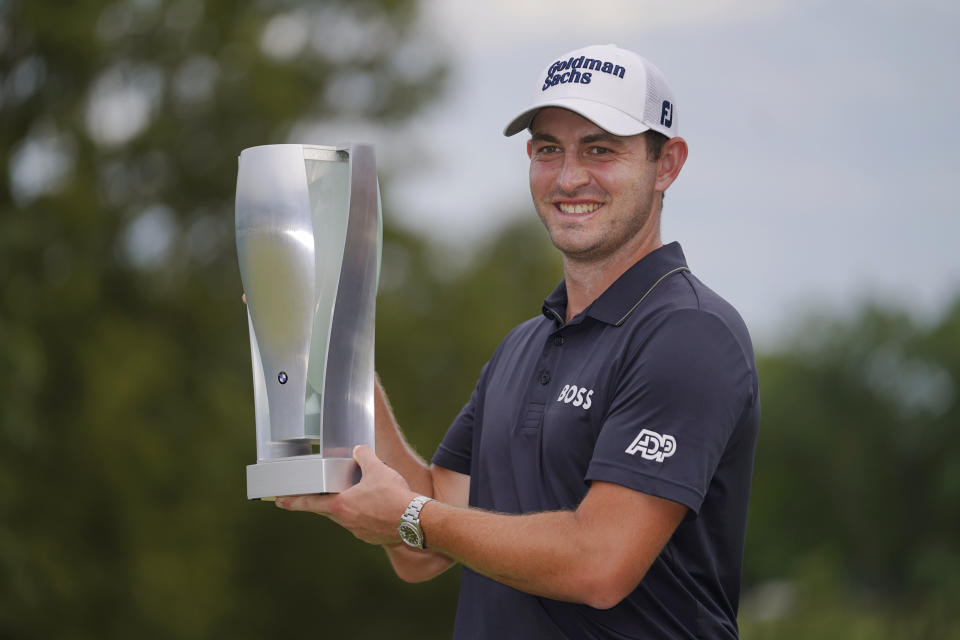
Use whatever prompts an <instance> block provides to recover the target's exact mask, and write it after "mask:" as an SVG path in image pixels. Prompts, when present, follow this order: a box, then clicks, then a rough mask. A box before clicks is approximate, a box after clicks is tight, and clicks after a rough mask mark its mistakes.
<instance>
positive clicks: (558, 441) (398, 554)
mask: <svg viewBox="0 0 960 640" xmlns="http://www.w3.org/2000/svg"><path fill="white" fill-rule="evenodd" d="M532 88H533V90H534V94H535V98H534V100H533V102H532V103H531V104H530V105H529V106H528V108H526V109H524V110H523V111H522V112H521V113H520V114H519V115H518V116H517V117H516V118H514V119H513V121H511V122H510V123H509V124H508V125H507V127H506V129H505V131H504V133H505V135H507V136H512V135H514V134H517V133H520V132H523V131H526V132H528V133H529V136H530V139H529V141H528V142H527V154H528V156H529V158H530V192H531V194H532V196H533V205H534V208H535V209H536V211H537V213H538V215H539V216H540V219H541V220H542V221H543V225H544V226H545V227H546V230H547V232H548V233H549V235H550V239H551V241H552V242H553V244H554V245H555V246H556V248H557V249H558V250H559V252H560V257H561V259H562V261H563V273H564V279H563V281H562V282H560V284H559V285H558V286H557V287H556V289H555V290H554V291H553V292H552V293H550V294H549V295H548V296H547V298H546V300H544V302H543V307H542V313H541V314H540V315H538V316H536V317H535V318H532V319H530V320H528V321H526V322H524V323H523V324H521V325H519V326H517V327H516V328H515V329H513V330H512V331H511V332H510V333H509V334H507V336H506V337H505V338H504V339H503V342H501V343H500V345H499V347H497V349H496V351H495V352H494V353H493V355H492V356H491V358H490V360H489V362H488V363H487V364H486V366H485V367H484V368H483V370H482V372H481V374H480V378H479V380H478V381H477V385H476V388H475V390H474V391H473V393H472V395H471V397H470V399H469V400H468V401H467V403H466V405H465V406H464V407H463V410H462V411H461V412H460V414H459V415H458V416H457V417H456V419H455V420H454V421H453V424H452V425H451V426H450V428H449V430H448V431H447V433H446V436H445V437H444V438H443V441H442V442H441V443H440V445H439V448H438V449H437V451H436V453H435V454H434V456H433V460H432V463H431V464H427V463H426V462H425V461H423V460H422V459H421V458H420V457H419V456H417V454H416V453H415V452H414V451H413V450H412V449H411V448H410V447H409V446H408V445H407V444H406V442H405V440H404V438H403V436H402V434H401V431H400V429H399V428H398V426H397V424H396V422H395V420H394V417H393V415H392V412H391V410H390V408H389V404H388V402H387V399H386V396H385V394H384V393H383V390H382V388H381V387H380V386H379V384H378V385H377V396H376V446H377V455H374V453H373V452H372V451H371V450H370V448H369V447H358V448H357V449H356V451H355V452H354V456H355V458H356V460H357V462H358V463H359V464H360V467H361V469H362V473H363V477H362V480H361V481H360V483H359V484H357V485H355V486H354V487H352V488H350V489H348V490H347V491H344V492H343V493H340V494H335V495H308V496H294V497H288V498H281V499H279V500H278V501H277V504H278V505H279V506H280V507H282V508H285V509H290V510H297V511H313V512H316V513H320V514H323V515H325V516H327V517H329V518H331V519H332V520H334V521H336V522H337V523H339V524H341V525H342V526H344V527H346V528H347V529H349V530H350V531H351V532H353V533H354V535H356V536H357V537H358V538H360V539H362V540H364V541H366V542H369V543H371V544H377V545H384V546H385V547H386V549H387V553H388V555H389V557H390V559H391V562H392V564H393V567H394V569H395V570H396V572H397V574H398V575H399V576H400V577H401V578H403V579H405V580H408V581H420V580H426V579H429V578H431V577H433V576H435V575H437V574H439V573H440V572H442V571H444V570H446V569H447V568H449V567H450V566H452V565H454V564H460V565H462V579H461V590H460V597H459V603H458V607H457V616H456V623H455V630H454V637H455V638H458V639H468V638H491V639H497V640H506V639H510V638H522V639H524V640H533V639H539V638H568V639H570V640H574V639H581V638H611V639H613V638H618V639H621V638H670V639H676V638H701V639H702V638H711V639H712V638H736V637H737V635H738V631H737V620H736V616H737V606H738V600H739V593H740V576H741V565H742V559H743V544H744V530H745V524H746V519H747V502H748V497H749V492H750V481H751V475H752V468H753V453H754V445H755V442H756V437H757V429H758V425H759V418H760V406H759V400H758V387H757V371H756V365H755V361H754V355H753V349H752V346H751V343H750V337H749V335H748V333H747V329H746V327H745V326H744V323H743V321H742V320H741V318H740V316H739V315H738V314H737V312H736V311H735V310H734V309H733V307H731V306H730V305H729V304H728V303H727V302H726V301H724V300H723V299H722V298H721V297H720V296H718V295H717V294H716V293H714V292H713V291H712V290H710V289H709V288H707V287H706V286H705V285H704V284H703V283H702V282H701V281H700V280H699V279H698V278H697V277H696V276H695V275H694V274H693V273H692V272H691V270H690V269H689V267H688V266H687V263H686V260H685V258H684V254H683V251H682V250H681V248H680V245H679V244H677V243H671V244H667V245H663V244H662V243H661V239H660V219H661V214H662V210H663V196H664V192H665V191H666V190H667V189H668V188H669V187H670V186H671V185H672V184H673V182H674V180H676V179H677V176H678V175H679V173H680V170H681V169H682V168H683V165H684V162H685V160H686V158H687V143H686V142H685V141H684V140H683V138H680V137H679V136H678V135H677V126H678V118H677V116H678V109H677V105H676V100H675V98H674V95H673V93H672V91H671V90H670V88H669V86H668V85H667V82H666V80H665V79H664V76H663V75H662V74H661V73H660V71H659V70H658V69H657V68H656V67H655V66H653V65H652V64H651V63H650V62H649V61H647V60H646V59H644V58H642V57H640V56H639V55H637V54H635V53H633V52H631V51H626V50H624V49H620V48H618V47H616V46H613V45H604V46H590V47H586V48H583V49H578V50H576V51H571V52H570V53H567V54H564V55H562V56H559V57H558V58H556V59H555V60H551V61H550V63H549V64H548V65H547V67H546V68H545V69H544V71H543V72H542V73H541V75H540V76H538V77H537V79H536V85H535V86H534V87H532ZM478 313H482V311H478ZM377 456H379V458H378V457H377ZM417 615H418V613H417V612H415V611H411V612H410V616H411V620H410V622H409V623H410V624H411V625H416V616H417Z"/></svg>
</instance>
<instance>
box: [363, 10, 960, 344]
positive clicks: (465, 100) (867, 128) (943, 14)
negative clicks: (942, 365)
mask: <svg viewBox="0 0 960 640" xmlns="http://www.w3.org/2000/svg"><path fill="white" fill-rule="evenodd" d="M424 13H425V17H424V24H423V31H424V34H426V36H428V37H432V38H436V41H435V42H436V44H437V45H438V46H440V47H441V48H443V47H445V48H446V49H447V50H448V51H449V52H450V56H451V57H450V58H449V60H448V62H449V63H450V65H451V67H452V72H451V82H450V86H449V90H448V91H447V94H446V96H445V98H444V99H443V100H442V101H441V102H440V103H438V104H436V105H435V106H433V107H432V108H430V109H429V110H428V111H426V112H425V113H424V114H423V115H421V116H420V117H418V119H417V120H416V121H415V123H414V125H413V126H412V127H409V128H408V129H407V130H406V131H405V132H404V136H405V137H406V138H407V139H408V140H409V139H416V140H417V144H418V145H420V147H421V148H420V149H418V150H417V152H416V155H415V157H413V158H408V159H407V161H406V162H404V166H405V167H406V170H405V171H404V172H403V173H402V174H401V176H400V178H399V179H397V180H395V181H394V182H393V185H392V187H391V188H390V189H389V191H388V192H386V193H385V194H384V198H385V201H389V202H390V204H391V205H392V206H391V207H390V209H391V210H392V211H396V212H397V215H400V216H402V218H403V221H404V222H405V223H407V224H408V225H410V226H412V227H413V228H414V229H416V230H418V231H420V232H422V233H425V234H428V235H430V236H432V237H434V238H437V239H440V240H444V241H453V242H466V243H471V242H475V240H476V238H478V237H481V236H482V235H483V234H486V233H490V232H491V231H492V230H494V229H496V228H497V226H498V225H502V224H503V223H504V222H505V221H507V220H509V219H511V218H512V217H514V216H520V215H527V216H533V215H534V213H533V209H532V205H531V204H530V200H529V191H528V187H527V178H526V171H527V163H526V156H525V153H524V147H525V142H526V137H525V136H524V135H517V136H515V137H513V138H504V137H503V136H502V135H501V130H502V128H503V126H504V125H505V124H506V122H507V121H508V120H510V119H511V118H512V117H513V116H514V115H516V113H518V112H519V111H520V110H522V109H523V107H524V106H525V103H526V102H527V101H529V100H530V99H531V98H532V96H533V90H534V84H535V79H536V77H537V76H538V74H539V73H540V71H541V69H542V68H543V67H545V66H546V64H547V62H549V61H551V60H553V59H554V58H556V57H557V56H559V55H560V54H562V53H564V52H566V51H569V50H571V49H574V48H577V47H580V46H583V45H586V44H594V43H607V42H612V43H616V44H618V45H620V46H622V47H626V48H631V49H633V50H635V51H637V52H639V53H641V54H642V55H644V56H646V57H647V58H649V59H651V60H652V61H653V62H654V63H655V64H656V65H657V66H659V67H660V68H661V70H663V72H664V73H665V74H666V76H667V78H668V80H669V82H670V83H671V85H672V87H673V90H674V92H675V94H676V97H677V106H676V111H675V113H676V115H677V117H678V118H679V121H680V122H679V126H680V134H681V135H682V136H683V137H684V138H686V140H687V141H688V143H689V145H690V158H689V160H688V162H687V164H686V166H685V167H684V170H683V173H682V174H681V176H680V179H679V180H678V181H677V182H676V183H675V184H674V185H673V186H672V187H671V189H670V191H669V195H668V198H667V201H666V208H665V211H664V241H672V240H680V241H681V243H682V244H683V247H684V250H685V251H686V254H687V259H688V262H689V263H690V266H691V267H692V269H693V271H694V272H695V273H696V274H697V275H698V276H700V277H701V279H703V280H704V281H705V282H706V283H707V284H708V285H710V286H711V287H713V288H714V289H716V290H717V291H718V292H719V293H721V294H722V295H724V296H725V297H727V298H728V299H729V300H730V301H731V302H733V303H734V304H735V305H736V306H737V307H738V308H739V309H740V311H741V313H742V314H743V316H744V317H745V319H746V320H747V323H748V324H749V326H750V327H751V329H752V331H753V332H754V334H755V337H756V338H757V339H758V341H759V342H761V343H764V342H765V343H767V344H770V343H772V342H773V341H774V340H775V338H776V336H778V335H781V334H782V333H783V332H784V330H785V329H784V328H785V327H787V326H789V325H790V323H791V321H792V318H794V317H797V316H798V315H805V314H806V313H807V312H809V311H811V310H814V309H823V310H826V311H828V312H830V313H845V312H849V311H850V310H852V309H855V308H856V307H857V306H859V305H860V304H861V303H862V302H863V301H864V300H866V299H876V298H879V299H884V300H889V301H890V303H891V304H896V305H898V306H903V307H909V308H910V309H912V310H913V312H914V313H915V314H916V316H917V317H918V318H921V319H924V318H925V319H928V320H929V319H931V318H935V317H936V316H937V314H939V313H940V312H941V311H942V310H943V309H944V308H945V305H946V304H948V303H949V302H950V301H951V300H952V299H953V298H954V297H955V296H956V295H957V293H958V292H960V250H958V248H957V246H956V245H957V242H958V239H960V216H958V215H957V213H958V206H957V193H956V191H957V189H956V186H955V184H956V182H957V177H958V175H960V151H958V148H960V127H958V126H957V124H956V119H957V117H958V115H960V89H958V78H960V70H958V63H960V37H958V35H957V34H958V33H960V3H957V2H936V1H919V2H917V1H915V2H911V3H905V2H894V1H887V0H880V1H876V0H874V1H871V2H853V1H847V2H844V1H834V2H789V3H788V2H777V1H773V0H713V1H711V2H689V3H678V2H664V1H656V2H654V1H638V0H629V1H627V0H624V1H613V0H591V1H590V2H581V1H574V0H549V1H547V0H536V1H522V2H518V1H517V0H511V1H508V0H492V1H491V0H488V1H487V2H483V3H478V2H472V1H468V0H428V1H427V3H426V5H425V12H424ZM412 148H413V147H412V146H411V149H412ZM378 152H380V148H378Z"/></svg>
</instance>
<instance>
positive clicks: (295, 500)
mask: <svg viewBox="0 0 960 640" xmlns="http://www.w3.org/2000/svg"><path fill="white" fill-rule="evenodd" d="M336 497H337V496H336V495H334V494H321V493H313V494H307V495H302V496H284V497H282V498H277V501H276V505H277V506H278V507H280V508H281V509H286V510H287V511H312V512H313V513H322V514H328V513H330V512H331V503H332V501H333V500H334V499H335V498H336Z"/></svg>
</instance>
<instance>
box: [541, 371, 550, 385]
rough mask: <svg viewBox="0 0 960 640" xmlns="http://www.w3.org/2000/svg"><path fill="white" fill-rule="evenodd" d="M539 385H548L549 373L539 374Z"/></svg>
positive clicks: (542, 372)
mask: <svg viewBox="0 0 960 640" xmlns="http://www.w3.org/2000/svg"><path fill="white" fill-rule="evenodd" d="M540 384H550V373H549V372H547V371H541V372H540Z"/></svg>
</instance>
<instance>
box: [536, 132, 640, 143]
mask: <svg viewBox="0 0 960 640" xmlns="http://www.w3.org/2000/svg"><path fill="white" fill-rule="evenodd" d="M531 140H533V141H534V142H553V143H557V144H559V142H560V140H558V139H557V138H556V137H554V136H552V135H550V134H549V133H536V132H534V133H533V137H532V138H531ZM578 142H579V143H580V144H591V143H593V142H606V143H608V144H623V141H622V139H621V138H620V136H615V135H613V134H612V133H607V132H606V131H600V132H599V133H591V134H590V135H586V136H583V137H582V138H580V140H579V141H578Z"/></svg>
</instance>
